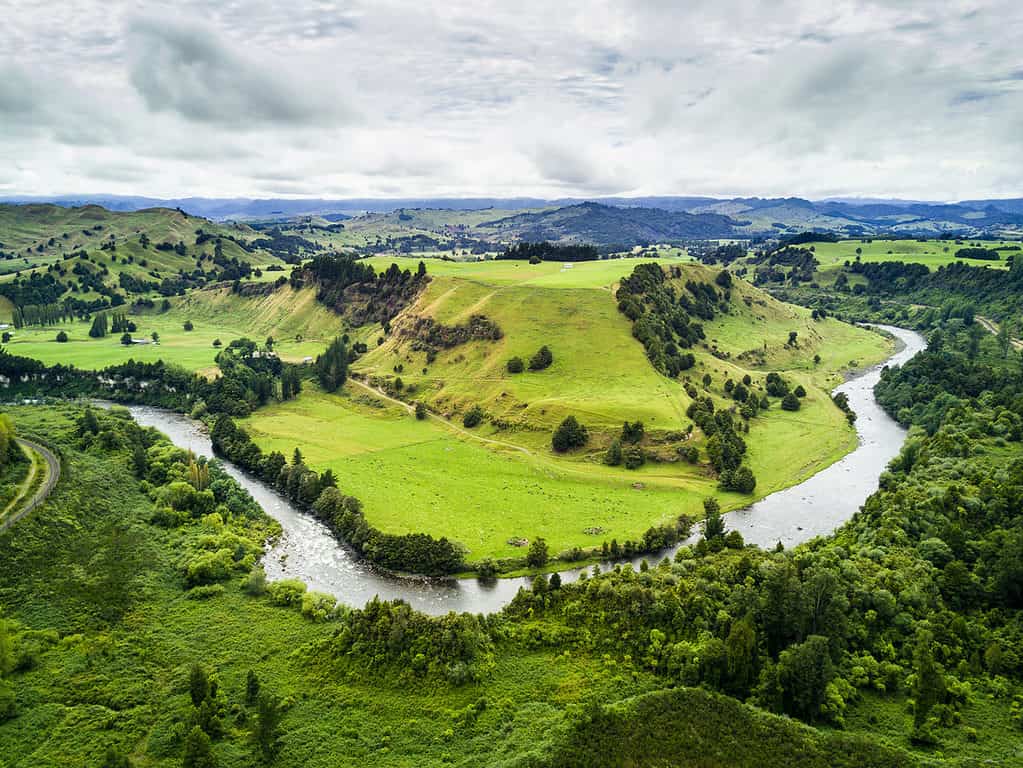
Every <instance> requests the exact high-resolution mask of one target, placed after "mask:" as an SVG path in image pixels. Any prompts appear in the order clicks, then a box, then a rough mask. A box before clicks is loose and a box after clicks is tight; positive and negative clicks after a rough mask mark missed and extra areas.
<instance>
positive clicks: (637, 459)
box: [625, 447, 646, 469]
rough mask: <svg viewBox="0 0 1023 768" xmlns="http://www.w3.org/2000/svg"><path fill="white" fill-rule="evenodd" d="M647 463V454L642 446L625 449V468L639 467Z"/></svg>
mask: <svg viewBox="0 0 1023 768" xmlns="http://www.w3.org/2000/svg"><path fill="white" fill-rule="evenodd" d="M645 463H646V454H645V453H643V449H642V448H636V447H632V448H629V449H628V450H627V451H625V468H626V469H639V468H640V467H642V466H643V465H644V464H645Z"/></svg>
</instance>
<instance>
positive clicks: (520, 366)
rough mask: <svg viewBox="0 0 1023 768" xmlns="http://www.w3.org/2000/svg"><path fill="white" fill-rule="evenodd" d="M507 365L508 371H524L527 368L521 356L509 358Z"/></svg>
mask: <svg viewBox="0 0 1023 768" xmlns="http://www.w3.org/2000/svg"><path fill="white" fill-rule="evenodd" d="M505 367H506V368H507V369H508V373H522V372H523V371H524V370H526V364H525V363H524V362H522V358H521V357H512V358H509V359H508V363H507V364H506V366H505Z"/></svg>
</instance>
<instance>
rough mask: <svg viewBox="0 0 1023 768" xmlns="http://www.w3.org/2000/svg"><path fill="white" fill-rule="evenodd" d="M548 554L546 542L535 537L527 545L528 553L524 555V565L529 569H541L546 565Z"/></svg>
mask: <svg viewBox="0 0 1023 768" xmlns="http://www.w3.org/2000/svg"><path fill="white" fill-rule="evenodd" d="M549 559H550V553H549V551H548V549H547V541H546V540H545V539H542V538H540V537H539V536H537V537H536V538H535V539H533V540H532V541H531V542H530V543H529V551H528V552H527V553H526V564H527V565H528V566H529V567H530V568H541V567H543V566H545V565H547V561H548V560H549Z"/></svg>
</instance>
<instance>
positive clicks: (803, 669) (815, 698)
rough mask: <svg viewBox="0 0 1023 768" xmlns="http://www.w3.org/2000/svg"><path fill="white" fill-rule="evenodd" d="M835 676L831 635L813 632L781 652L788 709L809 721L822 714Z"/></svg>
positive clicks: (780, 670) (781, 676)
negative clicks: (829, 646) (829, 686)
mask: <svg viewBox="0 0 1023 768" xmlns="http://www.w3.org/2000/svg"><path fill="white" fill-rule="evenodd" d="M834 676H835V668H834V665H833V664H832V662H831V652H830V650H829V648H828V638H826V637H823V636H822V635H810V637H808V638H807V639H806V642H805V643H800V644H799V645H794V646H792V647H791V648H787V649H786V650H784V651H782V653H781V655H780V656H779V657H778V678H779V681H780V682H781V687H782V702H783V704H782V707H783V709H784V711H785V712H787V713H788V714H790V715H794V716H795V717H798V718H800V719H801V720H805V721H807V722H809V723H813V722H815V721H816V720H817V719H818V718H820V716H821V715H822V714H823V712H822V708H823V706H824V703H825V701H826V700H827V688H828V683H830V682H831V680H832V679H833V678H834Z"/></svg>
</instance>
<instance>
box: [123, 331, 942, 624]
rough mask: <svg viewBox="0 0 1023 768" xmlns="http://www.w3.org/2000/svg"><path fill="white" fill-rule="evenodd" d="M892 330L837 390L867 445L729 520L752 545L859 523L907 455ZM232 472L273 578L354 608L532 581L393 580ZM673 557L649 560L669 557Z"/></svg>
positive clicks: (159, 416) (435, 602) (438, 610)
mask: <svg viewBox="0 0 1023 768" xmlns="http://www.w3.org/2000/svg"><path fill="white" fill-rule="evenodd" d="M884 329H885V330H887V331H889V332H891V333H893V334H894V335H895V336H896V337H897V338H899V339H901V340H902V342H903V343H904V344H905V346H904V347H903V349H902V350H901V351H899V352H897V353H896V354H894V355H892V357H890V358H889V359H888V360H887V361H885V363H884V364H882V365H878V366H875V367H874V368H872V369H870V370H869V371H867V372H866V373H864V374H863V375H861V376H860V377H858V378H855V379H852V380H850V381H848V382H846V383H845V384H842V385H841V386H840V387H838V390H836V391H843V392H846V394H847V395H848V396H849V401H850V404H851V406H852V407H853V410H854V411H855V412H856V413H857V416H858V418H857V422H856V429H857V433H858V435H859V442H860V444H859V447H858V448H857V449H856V450H854V451H853V452H852V453H850V454H848V455H847V456H846V457H845V458H843V459H841V460H839V461H838V462H836V463H835V464H832V465H831V466H830V467H828V468H827V469H825V470H823V471H821V472H819V473H818V474H816V475H814V476H813V477H811V478H809V479H808V480H807V481H805V482H804V483H801V484H799V485H796V486H793V487H791V488H789V489H787V490H784V491H779V492H778V493H775V494H772V495H771V496H768V497H766V498H765V499H763V500H761V501H759V502H757V503H756V504H754V505H752V506H750V507H747V508H745V509H741V510H736V511H734V512H730V513H727V514H726V515H725V519H726V521H727V524H728V525H729V526H730V527H731V528H734V529H736V530H738V531H739V532H740V533H742V535H743V537H744V539H745V540H746V542H747V543H753V544H758V545H760V546H764V547H770V546H774V545H775V543H776V542H778V541H781V542H782V544H783V545H784V546H786V547H792V546H795V545H797V544H800V543H802V542H804V541H808V540H809V539H811V538H814V537H815V536H819V535H824V534H827V533H830V532H831V531H833V530H834V529H835V528H837V527H838V526H839V525H841V524H842V523H843V522H845V521H846V520H848V519H849V518H850V517H852V515H853V514H854V513H855V512H856V511H857V510H858V509H859V507H860V505H861V504H862V503H863V501H864V500H865V499H866V498H867V497H868V496H869V495H870V494H871V493H872V492H873V491H874V490H876V488H877V480H878V477H879V475H880V473H881V472H882V471H883V470H884V468H885V466H886V465H887V463H888V462H889V461H890V460H891V458H892V457H894V456H895V455H896V454H897V453H898V451H899V450H900V448H901V446H902V442H903V440H904V439H905V431H904V430H903V429H902V428H901V427H899V426H898V424H896V423H895V422H894V421H893V420H892V419H890V418H889V417H888V416H887V415H886V414H885V413H884V412H883V411H882V410H881V409H880V407H879V406H878V405H877V404H876V403H875V402H874V400H873V392H872V390H873V386H874V384H875V383H876V381H877V379H878V378H879V377H880V371H881V369H882V367H884V365H901V364H902V363H903V362H905V361H906V360H908V359H909V358H910V357H912V356H913V355H915V354H916V353H917V352H918V351H920V350H921V349H923V348H924V346H925V342H924V339H923V337H921V336H920V335H919V334H917V333H915V332H913V331H907V330H904V329H900V328H894V327H892V326H884ZM128 410H129V411H130V412H131V414H132V416H133V417H134V418H135V419H136V420H137V421H138V422H139V423H140V424H143V425H144V426H152V427H155V428H157V429H159V430H160V431H162V432H163V433H165V434H166V435H167V436H168V437H169V438H170V439H171V441H172V442H173V443H174V444H176V445H178V446H179V447H182V448H186V449H190V450H192V451H193V452H195V453H196V454H198V455H205V456H210V457H212V456H213V448H212V445H211V443H210V439H209V436H208V434H207V433H206V432H205V428H204V427H203V426H202V425H201V424H199V423H197V422H194V421H192V420H191V419H189V418H188V417H186V416H183V415H181V414H176V413H172V412H169V411H163V410H161V409H157V408H151V407H147V406H129V408H128ZM225 468H226V469H227V471H228V472H229V474H231V476H232V477H234V478H235V479H236V480H237V481H238V482H239V483H240V484H241V485H242V486H243V487H244V488H246V490H248V491H249V493H250V494H252V496H253V498H254V499H255V500H256V501H257V503H259V504H260V506H262V507H263V509H264V510H265V511H266V512H267V514H269V515H270V516H271V517H273V518H275V519H276V520H277V521H278V522H279V523H280V524H281V527H282V530H283V533H282V535H281V537H280V539H279V540H278V541H277V542H276V543H274V544H273V545H272V546H271V547H270V548H269V549H268V551H267V553H266V555H265V557H264V560H263V562H264V567H265V569H266V571H267V576H268V577H269V578H270V579H271V580H274V579H283V578H297V579H300V580H302V581H304V582H305V583H307V584H308V585H309V588H310V589H314V590H318V591H322V592H328V593H330V594H333V595H335V596H336V597H337V598H338V599H340V600H342V601H343V602H345V603H347V604H349V605H361V604H363V603H364V602H366V601H367V600H370V599H372V598H373V597H374V596H376V595H378V596H380V597H381V598H382V599H402V600H405V601H407V602H409V603H410V604H411V605H412V606H413V607H414V608H416V609H417V610H420V611H423V612H425V613H430V614H443V613H447V612H448V611H468V612H472V613H489V612H494V611H497V610H500V608H501V607H503V606H504V605H506V604H507V603H508V602H510V601H511V599H512V598H513V597H514V596H515V594H516V593H517V592H518V590H519V588H521V587H525V586H528V585H529V583H530V582H531V578H530V577H528V576H521V577H520V576H516V577H513V578H504V579H498V580H495V581H493V582H481V581H478V580H475V579H463V580H456V579H420V578H401V577H396V576H393V575H391V574H386V573H383V572H381V571H380V570H379V569H377V568H374V567H373V566H372V565H371V564H369V563H367V562H366V561H365V560H361V559H358V558H356V557H355V556H354V554H353V553H352V552H351V551H350V550H348V549H346V548H345V547H344V546H343V545H342V544H341V543H339V542H338V541H337V540H336V538H335V537H334V536H333V534H332V533H331V531H330V530H329V529H328V528H327V526H325V525H324V524H323V523H321V522H319V521H318V520H316V519H315V518H313V517H312V516H310V515H307V514H305V513H303V512H301V511H300V510H298V509H296V508H295V507H294V505H292V504H291V503H290V502H289V501H287V500H286V499H285V498H284V497H282V496H281V495H280V494H278V493H277V492H276V491H275V490H273V489H271V488H269V487H268V486H266V485H265V484H263V483H261V482H260V481H258V480H256V479H254V478H252V477H251V476H249V475H247V474H246V473H244V472H242V471H241V470H240V469H238V468H237V467H234V466H233V465H231V464H230V463H227V462H225ZM673 551H674V550H671V551H669V552H665V553H663V554H662V553H658V554H656V555H653V556H649V557H650V558H651V559H660V558H661V557H662V556H664V555H670V554H672V552H673ZM641 559H642V558H637V560H636V562H638V561H639V560H641ZM605 567H606V564H605ZM583 570H586V569H584V568H579V567H578V566H576V567H574V568H572V569H570V570H568V571H565V572H563V573H562V580H563V581H572V580H575V579H576V578H578V576H579V574H580V572H581V571H583Z"/></svg>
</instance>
